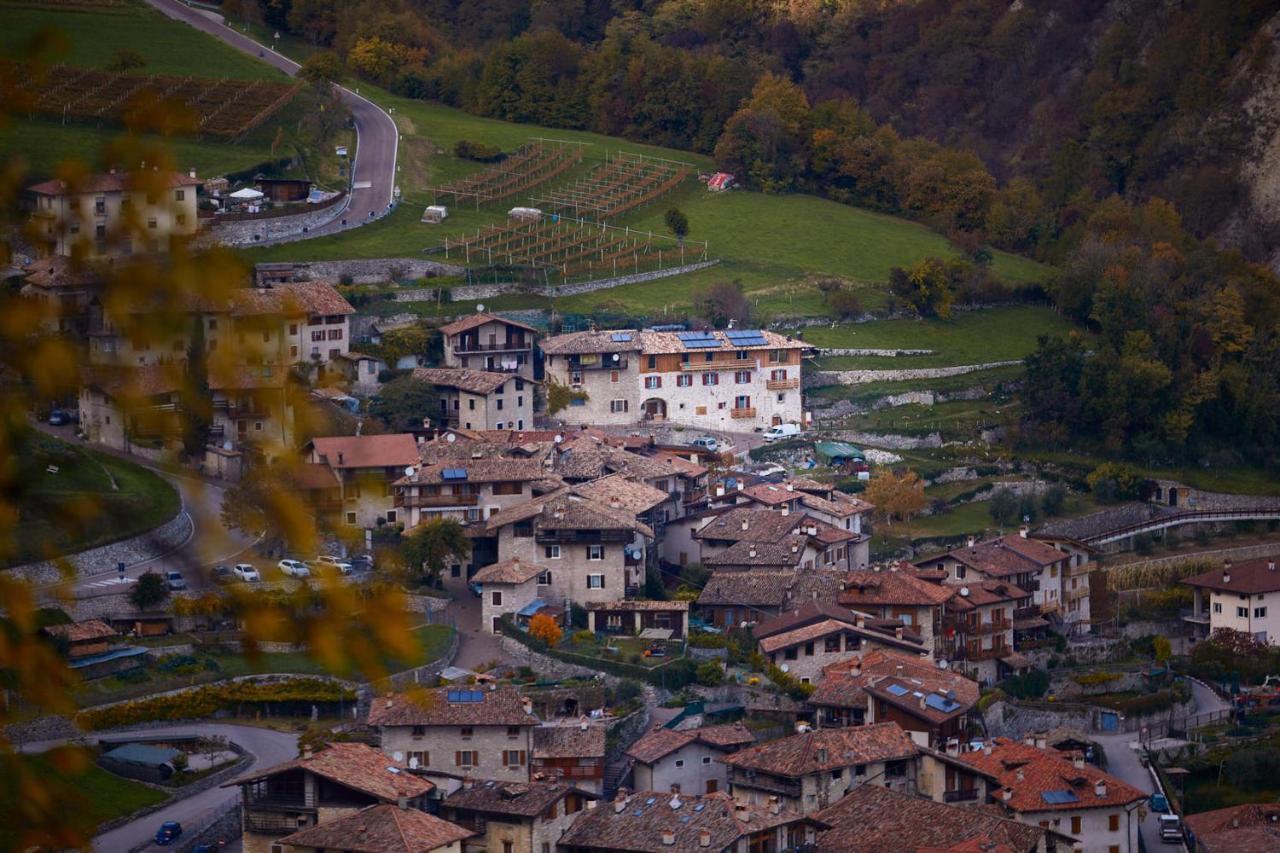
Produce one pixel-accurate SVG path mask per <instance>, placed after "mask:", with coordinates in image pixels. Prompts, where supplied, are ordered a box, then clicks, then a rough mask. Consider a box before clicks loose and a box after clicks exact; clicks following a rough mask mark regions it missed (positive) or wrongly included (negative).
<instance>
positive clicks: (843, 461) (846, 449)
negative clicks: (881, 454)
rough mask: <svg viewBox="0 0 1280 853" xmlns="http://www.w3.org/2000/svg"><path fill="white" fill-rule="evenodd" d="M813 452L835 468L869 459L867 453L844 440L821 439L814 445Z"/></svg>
mask: <svg viewBox="0 0 1280 853" xmlns="http://www.w3.org/2000/svg"><path fill="white" fill-rule="evenodd" d="M813 452H814V453H816V454H817V455H818V458H819V459H821V460H822V461H823V462H824V463H826V464H827V465H830V466H832V467H835V468H838V467H841V466H843V465H849V464H852V463H865V462H866V461H867V455H866V454H865V453H863V452H862V451H861V450H859V449H858V448H857V447H854V446H853V445H852V444H849V443H848V442H844V441H819V442H817V443H816V444H814V445H813Z"/></svg>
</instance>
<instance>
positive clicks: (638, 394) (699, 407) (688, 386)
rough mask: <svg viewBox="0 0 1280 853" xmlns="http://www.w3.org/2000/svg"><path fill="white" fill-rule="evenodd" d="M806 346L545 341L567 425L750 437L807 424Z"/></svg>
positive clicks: (658, 339) (609, 334) (711, 338)
mask: <svg viewBox="0 0 1280 853" xmlns="http://www.w3.org/2000/svg"><path fill="white" fill-rule="evenodd" d="M808 349H810V347H809V345H808V344H805V343H804V342H803V341H799V340H793V339H791V338H788V337H785V336H783V335H779V334H776V333H774V332H768V331H754V330H729V331H711V332H656V331H648V330H645V331H637V330H634V329H618V330H609V331H588V332H574V333H571V334H567V335H557V336H555V337H551V338H548V339H546V340H544V341H543V342H542V351H543V352H544V353H545V354H546V362H545V370H546V377H547V381H548V382H549V383H555V384H558V385H561V386H565V387H567V388H568V389H569V390H571V391H574V392H576V395H575V396H574V397H573V398H572V399H570V401H569V405H568V406H566V407H565V408H564V409H561V410H560V411H558V412H555V413H554V416H555V417H558V418H560V419H561V420H563V421H564V422H565V423H567V424H592V425H595V424H632V423H637V422H639V421H649V422H669V423H673V424H680V425H683V426H688V427H693V428H696V429H719V430H725V431H729V432H748V431H750V430H752V429H767V428H768V427H770V426H773V425H776V424H782V423H801V422H802V421H803V417H804V406H803V400H802V392H801V383H800V373H801V369H802V368H801V361H802V357H803V354H804V353H805V352H806V351H807V350H808Z"/></svg>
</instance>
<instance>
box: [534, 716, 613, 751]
mask: <svg viewBox="0 0 1280 853" xmlns="http://www.w3.org/2000/svg"><path fill="white" fill-rule="evenodd" d="M604 746H605V727H604V726H598V725H593V724H590V723H588V724H587V725H586V726H582V725H578V724H576V723H575V724H573V725H569V724H564V725H558V726H538V727H537V728H535V729H534V730H533V757H534V758H604Z"/></svg>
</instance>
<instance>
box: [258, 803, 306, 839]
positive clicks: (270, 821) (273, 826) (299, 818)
mask: <svg viewBox="0 0 1280 853" xmlns="http://www.w3.org/2000/svg"><path fill="white" fill-rule="evenodd" d="M310 824H311V817H310V815H309V814H308V813H307V812H305V811H298V812H292V811H265V810H260V809H259V807H258V806H256V805H254V806H250V807H249V810H248V811H246V812H245V813H244V828H245V830H246V831H248V832H261V833H264V834H271V835H275V836H277V837H281V836H284V835H290V834H292V833H294V832H297V831H298V830H300V829H305V828H306V827H307V826H309V825H310Z"/></svg>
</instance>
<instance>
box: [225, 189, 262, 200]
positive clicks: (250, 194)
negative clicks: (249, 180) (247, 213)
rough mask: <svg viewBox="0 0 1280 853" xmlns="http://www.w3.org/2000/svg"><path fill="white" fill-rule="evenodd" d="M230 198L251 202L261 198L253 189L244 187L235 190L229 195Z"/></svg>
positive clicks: (260, 194)
mask: <svg viewBox="0 0 1280 853" xmlns="http://www.w3.org/2000/svg"><path fill="white" fill-rule="evenodd" d="M231 198H236V199H241V200H249V201H252V200H254V199H259V198H262V193H260V192H258V191H257V190H254V189H250V188H249V187H245V188H244V189H242V190H236V191H235V192H233V193H232V194H231Z"/></svg>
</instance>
